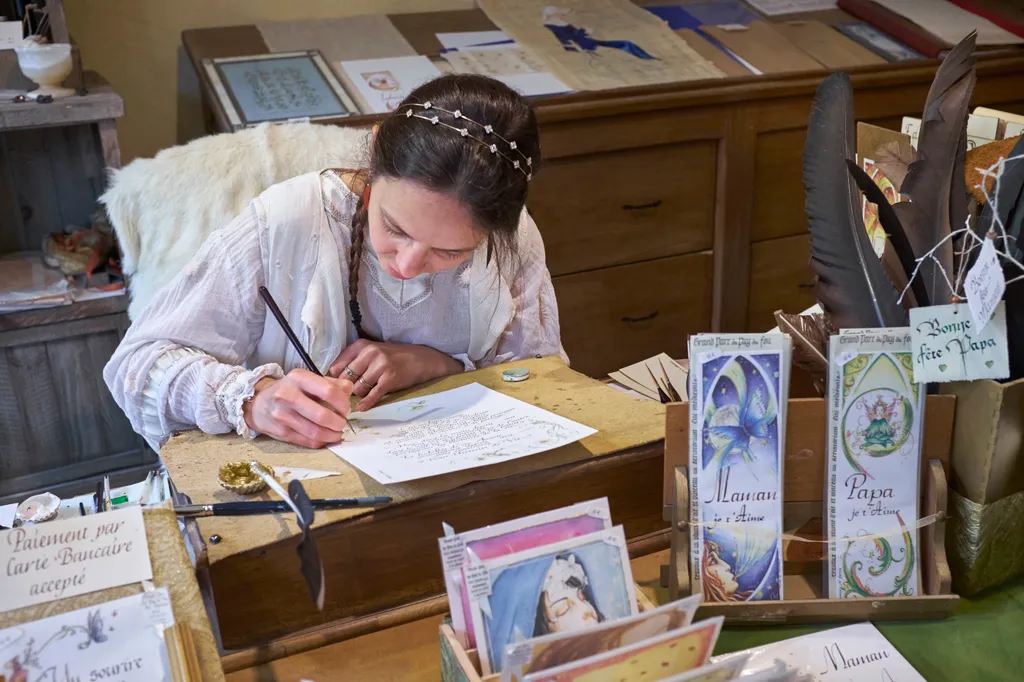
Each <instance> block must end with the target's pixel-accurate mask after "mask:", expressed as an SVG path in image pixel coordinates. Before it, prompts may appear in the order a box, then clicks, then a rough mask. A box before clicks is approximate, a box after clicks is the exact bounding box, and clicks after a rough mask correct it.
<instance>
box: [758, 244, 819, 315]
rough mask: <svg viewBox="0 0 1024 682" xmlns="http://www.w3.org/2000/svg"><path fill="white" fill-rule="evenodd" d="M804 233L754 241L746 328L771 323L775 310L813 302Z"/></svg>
mask: <svg viewBox="0 0 1024 682" xmlns="http://www.w3.org/2000/svg"><path fill="white" fill-rule="evenodd" d="M809 254H810V246H809V238H808V237H807V235H798V236H795V237H785V238H783V239H772V240H769V241H763V242H756V243H754V245H753V248H752V251H751V260H750V308H749V309H748V310H747V329H748V330H750V331H752V332H763V331H767V330H769V329H771V328H772V327H774V326H775V311H776V310H784V311H786V312H787V313H799V312H801V311H803V310H806V309H807V308H809V307H810V306H812V305H814V301H815V298H814V273H812V272H811V269H810V268H809V267H808V266H807V261H808V257H809Z"/></svg>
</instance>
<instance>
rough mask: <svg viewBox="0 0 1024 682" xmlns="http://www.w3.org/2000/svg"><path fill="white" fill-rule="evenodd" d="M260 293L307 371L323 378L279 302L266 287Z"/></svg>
mask: <svg viewBox="0 0 1024 682" xmlns="http://www.w3.org/2000/svg"><path fill="white" fill-rule="evenodd" d="M259 293H260V298H262V299H263V302H264V303H266V304H267V309H268V310H270V313H271V314H272V315H273V316H274V319H275V320H277V323H278V324H279V325H281V329H282V330H283V331H284V335H285V336H287V337H288V341H290V342H291V344H292V348H294V349H295V352H296V353H298V354H299V357H300V358H301V359H302V364H304V365H305V366H306V369H308V370H309V371H310V372H312V373H313V374H315V375H317V376H318V377H322V376H323V374H321V373H320V370H319V369H317V368H316V365H314V364H313V358H311V357H309V353H307V352H306V349H305V348H303V347H302V344H301V343H300V342H299V337H297V336H296V335H295V332H294V331H292V328H291V325H289V324H288V320H286V319H285V317H284V313H282V312H281V309H280V308H278V307H277V301H275V300H274V297H273V296H271V295H270V291H269V290H267V288H266V287H264V286H261V287H260V288H259ZM346 423H347V422H346ZM348 428H349V429H351V431H352V433H355V432H356V430H355V428H354V427H353V426H352V425H351V424H349V425H348Z"/></svg>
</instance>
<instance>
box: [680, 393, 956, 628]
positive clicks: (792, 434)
mask: <svg viewBox="0 0 1024 682" xmlns="http://www.w3.org/2000/svg"><path fill="white" fill-rule="evenodd" d="M955 405H956V400H955V398H953V397H952V396H928V398H927V404H926V407H925V422H924V430H925V433H924V443H923V446H922V456H921V477H920V481H921V517H922V518H924V517H926V516H928V515H931V514H936V515H937V519H938V520H937V521H936V522H934V523H931V524H929V525H927V526H924V527H923V528H921V529H920V530H919V531H918V532H919V533H920V546H921V592H922V594H921V595H920V596H916V597H887V598H875V599H829V598H828V597H827V594H828V589H827V585H825V584H824V576H825V568H826V565H827V562H828V556H827V553H826V551H825V548H826V545H825V544H824V543H821V542H818V543H814V542H810V543H808V542H799V541H792V540H784V541H783V600H782V601H757V602H754V601H751V602H732V603H704V604H701V607H700V609H699V610H698V611H697V617H698V618H708V617H711V616H719V615H721V616H725V619H726V623H728V624H730V625H739V624H750V625H763V624H765V623H778V624H797V623H841V622H858V621H884V620H930V619H940V618H947V617H949V616H950V615H951V614H952V612H953V611H954V609H955V608H956V606H957V604H958V603H959V601H960V598H959V597H958V596H957V595H955V594H952V592H951V583H952V580H951V576H950V572H949V565H948V563H947V561H946V543H945V532H946V523H945V518H946V504H947V499H948V490H947V485H946V473H945V472H946V469H947V468H948V467H949V453H950V447H951V443H952V436H953V413H954V409H955ZM827 415H828V406H827V404H826V401H825V399H823V398H800V399H793V400H790V401H789V410H788V413H787V423H786V452H785V465H784V468H783V490H784V493H783V500H784V502H783V529H784V532H785V533H786V534H787V535H793V536H797V537H802V538H809V539H819V540H820V539H823V538H824V535H825V532H824V527H825V524H824V520H823V517H824V511H825V506H824V502H823V499H822V498H823V497H824V493H825V471H826V468H827V457H828V449H827V447H826V434H827V428H826V421H827ZM688 425H689V404H688V403H673V404H671V405H668V406H667V410H666V435H665V474H666V476H665V493H666V494H667V495H668V497H667V498H666V505H667V506H666V511H667V512H668V514H667V515H670V517H671V521H672V530H671V550H670V554H669V564H668V565H667V566H663V567H662V583H663V584H664V586H665V587H668V589H669V594H670V596H671V598H672V599H679V598H681V597H685V596H687V595H689V594H690V593H691V583H690V487H689V478H688V475H687V474H688V471H687V469H688V466H689V459H690V457H689V438H688V432H689V428H688Z"/></svg>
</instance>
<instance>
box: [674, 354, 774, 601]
mask: <svg viewBox="0 0 1024 682" xmlns="http://www.w3.org/2000/svg"><path fill="white" fill-rule="evenodd" d="M689 350H690V353H689V356H690V516H691V521H692V524H693V525H692V529H693V530H692V532H691V535H690V541H691V548H690V564H691V571H690V575H691V582H692V589H693V591H694V593H696V592H702V593H703V595H704V600H705V601H715V602H739V601H774V600H781V599H782V487H783V486H782V483H783V465H784V460H785V457H784V453H785V436H786V406H787V398H788V394H789V368H790V358H791V355H792V341H791V340H790V338H789V336H788V335H785V334H699V335H696V336H693V337H691V338H690V343H689Z"/></svg>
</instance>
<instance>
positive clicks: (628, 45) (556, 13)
mask: <svg viewBox="0 0 1024 682" xmlns="http://www.w3.org/2000/svg"><path fill="white" fill-rule="evenodd" d="M571 15H572V10H571V9H567V8H564V7H554V6H551V5H549V6H547V7H545V8H544V13H543V19H542V21H543V23H544V28H546V29H548V30H549V31H551V32H552V33H553V34H554V36H555V37H556V38H558V42H560V43H561V44H562V49H564V50H565V51H566V52H586V53H588V54H592V55H596V54H597V48H599V47H607V48H610V49H614V50H622V51H623V52H625V53H626V54H629V55H632V56H634V57H636V58H637V59H644V60H657V57H652V56H651V55H650V54H648V53H647V52H646V51H645V50H644V49H643V48H641V47H640V46H639V45H637V44H636V43H634V42H633V41H632V40H597V39H595V38H594V37H593V36H592V35H591V33H590V29H587V28H579V27H578V26H574V25H573V24H572V23H571V22H570V16H571Z"/></svg>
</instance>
